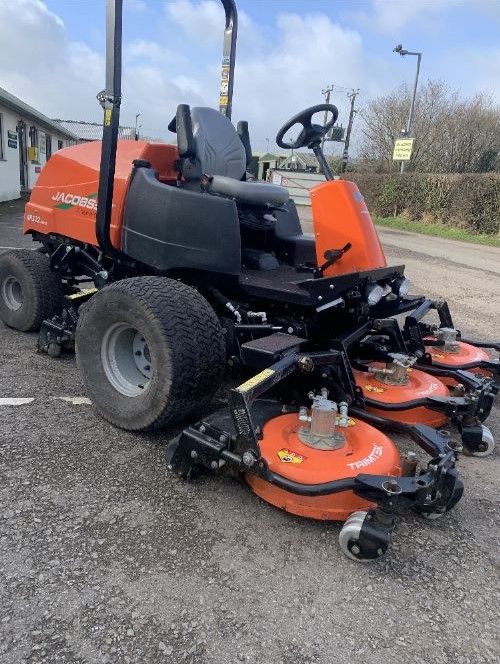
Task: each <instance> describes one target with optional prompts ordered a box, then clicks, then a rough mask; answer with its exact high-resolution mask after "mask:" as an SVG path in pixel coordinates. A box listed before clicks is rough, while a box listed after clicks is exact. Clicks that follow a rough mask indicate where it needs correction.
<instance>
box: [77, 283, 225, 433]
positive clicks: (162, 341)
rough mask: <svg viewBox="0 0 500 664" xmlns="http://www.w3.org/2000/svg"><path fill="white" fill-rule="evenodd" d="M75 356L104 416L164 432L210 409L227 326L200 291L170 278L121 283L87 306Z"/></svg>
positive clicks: (137, 427) (124, 424)
mask: <svg viewBox="0 0 500 664" xmlns="http://www.w3.org/2000/svg"><path fill="white" fill-rule="evenodd" d="M76 359H77V363H78V366H79V369H80V372H81V375H82V377H83V381H84V384H85V387H86V391H87V394H88V396H89V397H90V399H91V400H92V402H93V404H94V407H95V408H96V410H97V411H98V412H99V413H100V415H101V416H102V417H104V418H105V419H106V420H108V421H109V422H111V423H112V424H114V425H115V426H118V427H121V428H122V429H127V430H129V431H147V430H151V429H159V428H161V427H164V426H166V425H168V424H172V423H173V422H175V421H179V420H182V419H184V418H186V417H189V416H190V415H193V413H194V412H195V411H197V410H200V409H201V408H202V407H204V406H205V405H206V404H207V403H208V402H209V401H210V400H211V399H212V397H213V395H214V394H215V392H216V391H217V389H218V388H219V386H220V384H221V381H222V376H223V371H224V360H225V345H224V335H223V332H222V328H221V326H220V324H219V321H218V318H217V316H216V315H215V312H214V310H213V309H212V307H211V306H210V305H209V303H208V302H207V301H206V300H205V298H203V297H202V296H201V295H200V294H199V293H198V292H197V291H196V290H194V289H193V288H190V287H189V286H186V285H185V284H183V283H181V282H178V281H174V280H172V279H167V278H165V277H135V278H132V279H124V280H123V281H118V282H116V283H114V284H112V285H111V286H108V287H106V288H104V289H103V290H102V291H100V292H99V293H97V294H96V295H94V296H93V297H92V298H91V299H90V300H89V301H88V302H87V303H86V304H85V305H83V306H82V307H81V309H80V318H79V321H78V326H77V330H76Z"/></svg>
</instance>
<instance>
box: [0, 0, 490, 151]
mask: <svg viewBox="0 0 500 664" xmlns="http://www.w3.org/2000/svg"><path fill="white" fill-rule="evenodd" d="M438 1H440V2H442V1H443V0H438ZM398 4H399V3H398ZM401 4H403V3H401ZM284 6H286V5H284ZM148 9H150V8H148ZM165 12H166V13H165V17H166V19H167V20H168V24H165V25H160V24H158V25H157V26H156V29H157V34H159V35H161V37H160V36H158V37H157V38H156V39H151V38H150V35H148V38H147V39H138V40H135V41H132V42H129V43H125V44H124V67H123V102H122V110H121V122H122V124H130V125H132V124H133V123H134V116H135V114H136V113H139V112H140V113H141V122H142V125H143V128H142V131H143V133H145V134H149V135H152V136H163V137H165V138H167V139H168V140H172V138H173V137H172V135H171V134H169V133H168V132H167V130H166V127H167V124H168V122H169V121H170V119H171V118H172V116H173V115H174V113H175V109H176V107H177V105H178V104H179V103H188V104H196V105H208V106H213V107H217V102H218V91H219V79H220V60H221V54H222V34H223V26H224V16H223V11H222V9H221V7H220V3H219V2H215V1H214V0H201V2H200V1H196V0H171V1H169V2H168V3H167V4H166V5H165ZM0 16H2V20H1V21H0V85H1V86H2V87H4V88H6V89H7V90H9V91H10V92H12V93H13V94H15V95H17V96H18V97H20V98H21V99H23V100H24V101H26V102H27V103H29V104H32V105H33V106H35V107H36V108H38V109H39V110H40V111H42V112H43V113H45V114H47V115H49V116H50V117H62V118H65V119H74V120H92V121H100V120H101V119H102V111H101V109H100V107H99V105H98V103H97V101H96V99H95V95H96V94H97V92H99V91H100V90H101V89H102V88H103V87H104V69H105V63H104V55H103V53H101V52H98V51H96V50H95V49H93V48H91V47H90V46H89V45H88V44H86V43H80V42H72V41H71V40H69V38H68V35H67V32H66V29H65V26H64V24H63V22H62V21H61V20H60V18H59V17H58V16H57V15H56V14H54V13H53V12H50V11H49V10H48V9H47V7H46V5H45V4H44V3H43V2H41V0H17V1H16V2H13V1H12V0H0ZM269 27H270V26H261V25H258V24H256V23H254V22H252V20H251V19H250V18H249V17H248V16H247V15H246V14H245V13H244V12H240V38H239V40H238V54H237V68H236V79H235V90H234V110H233V118H234V120H235V121H237V120H239V119H246V120H248V121H249V123H250V130H251V139H252V144H253V146H254V149H255V150H263V149H265V147H266V138H267V137H269V138H270V139H271V145H270V147H271V148H273V137H274V136H275V135H276V132H277V130H278V129H279V127H280V126H281V125H282V124H283V123H284V122H285V121H286V120H287V119H288V118H289V117H290V116H292V115H293V114H295V113H296V112H297V111H299V110H301V109H303V108H305V107H307V106H311V105H313V104H317V103H320V102H322V101H323V97H322V94H321V90H322V89H323V88H324V87H325V86H326V85H327V84H329V83H335V84H337V85H338V86H345V88H358V87H359V88H361V95H360V97H359V100H358V101H359V104H360V105H362V104H363V102H366V100H367V99H369V98H370V97H373V96H376V95H379V94H381V93H382V92H385V91H386V90H387V89H389V88H392V87H394V85H395V84H396V83H397V82H398V81H399V80H401V71H400V67H399V65H400V62H399V60H398V59H397V58H395V57H391V54H389V56H388V58H387V59H385V60H381V59H380V60H379V59H377V58H374V57H369V56H367V54H366V52H365V50H364V46H363V41H362V37H361V35H360V33H359V32H358V31H356V30H352V29H347V28H344V27H342V26H341V25H339V24H338V23H336V22H334V21H332V20H331V19H330V18H328V17H327V16H326V15H325V14H323V13H315V14H313V13H304V14H300V15H299V14H294V13H282V14H281V15H279V17H278V19H277V23H276V25H275V26H273V27H274V29H273V32H272V38H269V35H270V30H269ZM162 31H164V32H162ZM153 34H154V33H153ZM163 34H165V35H168V37H169V41H168V42H167V43H168V47H167V46H165V45H164V44H165V40H164V39H163ZM20 35H22V37H23V38H22V44H20V37H19V36H20ZM476 55H477V57H478V58H479V59H478V61H477V69H478V70H482V71H481V77H479V76H478V77H477V80H478V81H479V80H480V79H481V78H482V79H484V81H485V83H486V82H488V81H490V82H491V85H493V84H494V83H495V81H494V76H495V75H497V74H495V72H498V69H497V68H496V67H497V66H498V65H494V63H495V62H497V63H498V62H499V59H500V56H499V55H498V53H497V52H495V53H492V54H491V55H490V56H488V57H489V58H490V60H489V61H488V59H487V58H486V55H485V56H484V57H481V53H476ZM495 58H496V59H495ZM471 62H472V60H471ZM474 62H475V61H474ZM471 89H474V83H473V82H471ZM332 103H335V104H337V105H338V106H339V109H340V111H341V115H340V118H339V119H340V121H341V122H342V123H343V124H344V126H345V125H346V124H347V97H346V93H345V90H340V89H339V88H335V89H334V92H333V94H332ZM359 125H360V123H358V122H357V123H355V132H356V127H358V128H359ZM337 149H339V146H338V145H337Z"/></svg>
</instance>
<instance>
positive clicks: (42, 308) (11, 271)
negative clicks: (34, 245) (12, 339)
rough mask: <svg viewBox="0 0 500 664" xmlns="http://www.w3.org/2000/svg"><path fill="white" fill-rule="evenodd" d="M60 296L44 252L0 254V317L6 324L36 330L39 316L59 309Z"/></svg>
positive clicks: (57, 280) (42, 317) (57, 279)
mask: <svg viewBox="0 0 500 664" xmlns="http://www.w3.org/2000/svg"><path fill="white" fill-rule="evenodd" d="M63 296H64V289H63V285H62V282H61V279H60V277H59V276H58V275H56V274H54V272H52V271H51V269H50V260H49V257H48V256H45V255H44V254H42V253H40V252H38V251H30V250H29V249H15V250H14V251H8V252H6V253H4V254H1V255H0V318H1V319H2V320H3V322H4V323H5V324H6V325H8V326H9V327H13V328H14V329H16V330H21V331H22V332H31V331H35V330H39V329H40V325H41V324H42V321H43V320H45V319H46V318H52V316H54V315H55V314H57V313H60V312H61V310H62V306H63Z"/></svg>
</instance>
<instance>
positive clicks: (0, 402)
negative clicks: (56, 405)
mask: <svg viewBox="0 0 500 664" xmlns="http://www.w3.org/2000/svg"><path fill="white" fill-rule="evenodd" d="M34 400H35V399H34V397H29V398H27V399H23V398H19V397H0V406H25V405H26V404H28V403H32V402H33V401H34Z"/></svg>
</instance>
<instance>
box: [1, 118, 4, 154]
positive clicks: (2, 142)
mask: <svg viewBox="0 0 500 664" xmlns="http://www.w3.org/2000/svg"><path fill="white" fill-rule="evenodd" d="M3 158H4V156H3V115H2V114H1V113H0V159H3Z"/></svg>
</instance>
